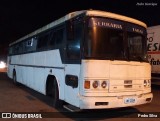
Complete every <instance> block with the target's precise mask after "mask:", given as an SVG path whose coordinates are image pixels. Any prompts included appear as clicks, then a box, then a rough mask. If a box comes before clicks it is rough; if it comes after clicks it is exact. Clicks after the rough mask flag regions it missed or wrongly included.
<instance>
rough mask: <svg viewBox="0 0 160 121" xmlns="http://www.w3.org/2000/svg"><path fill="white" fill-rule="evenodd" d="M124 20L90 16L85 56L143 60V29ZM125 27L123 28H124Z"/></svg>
mask: <svg viewBox="0 0 160 121" xmlns="http://www.w3.org/2000/svg"><path fill="white" fill-rule="evenodd" d="M126 26H127V24H125V22H121V21H116V20H110V19H105V18H90V20H89V23H88V32H87V35H86V42H85V57H86V58H93V59H110V60H135V61H144V60H145V54H146V52H145V50H146V49H145V47H146V45H145V44H146V42H145V36H144V34H143V31H145V30H143V29H139V28H136V29H135V28H134V29H135V30H134V29H133V27H132V26H131V25H128V26H129V27H128V28H127V29H126ZM124 28H125V29H124Z"/></svg>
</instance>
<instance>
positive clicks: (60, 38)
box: [55, 28, 64, 46]
mask: <svg viewBox="0 0 160 121" xmlns="http://www.w3.org/2000/svg"><path fill="white" fill-rule="evenodd" d="M63 34H64V30H63V28H62V29H59V30H57V31H56V33H55V42H56V45H57V46H59V45H60V44H62V42H63Z"/></svg>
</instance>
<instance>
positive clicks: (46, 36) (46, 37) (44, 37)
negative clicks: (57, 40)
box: [37, 32, 50, 49]
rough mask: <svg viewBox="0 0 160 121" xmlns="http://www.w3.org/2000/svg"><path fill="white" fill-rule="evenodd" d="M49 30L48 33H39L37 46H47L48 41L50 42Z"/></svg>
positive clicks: (42, 47) (41, 47)
mask: <svg viewBox="0 0 160 121" xmlns="http://www.w3.org/2000/svg"><path fill="white" fill-rule="evenodd" d="M49 35H50V34H49V32H48V33H44V34H42V35H39V37H38V46H37V48H38V49H44V48H46V47H47V43H48V40H49Z"/></svg>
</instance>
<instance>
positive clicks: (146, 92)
mask: <svg viewBox="0 0 160 121" xmlns="http://www.w3.org/2000/svg"><path fill="white" fill-rule="evenodd" d="M81 69H82V70H81V72H82V73H81V74H82V75H81V76H82V77H83V80H90V81H94V80H99V81H100V84H101V82H102V81H103V80H108V87H107V88H105V89H103V88H102V87H101V85H100V84H99V87H98V88H96V89H94V88H93V87H92V84H91V89H84V88H83V87H84V83H81V86H80V87H81V89H80V90H81V93H80V95H81V96H80V108H82V109H91V108H116V107H126V106H133V105H140V104H145V103H149V102H150V101H151V100H150V101H149V102H147V101H146V98H150V99H152V97H153V95H152V93H151V87H150V85H148V87H144V80H150V79H151V74H150V72H151V68H150V64H149V63H141V62H126V61H116V60H115V61H107V60H83V61H82V66H81ZM125 80H132V84H131V85H132V86H131V88H130V87H129V88H128V87H125V84H124V81H125ZM126 98H134V99H135V102H134V103H130V104H125V103H124V100H125V99H126ZM96 102H107V103H108V105H97V106H96V105H95V104H96Z"/></svg>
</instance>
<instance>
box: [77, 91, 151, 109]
mask: <svg viewBox="0 0 160 121" xmlns="http://www.w3.org/2000/svg"><path fill="white" fill-rule="evenodd" d="M152 98H153V94H152V93H147V94H141V95H136V96H135V95H130V96H117V97H115V96H114V97H85V96H81V99H80V109H105V108H118V107H128V106H135V105H141V104H146V103H150V102H151V101H152Z"/></svg>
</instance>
